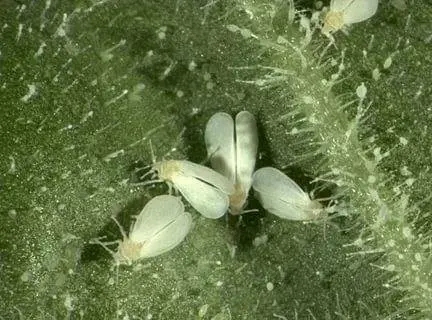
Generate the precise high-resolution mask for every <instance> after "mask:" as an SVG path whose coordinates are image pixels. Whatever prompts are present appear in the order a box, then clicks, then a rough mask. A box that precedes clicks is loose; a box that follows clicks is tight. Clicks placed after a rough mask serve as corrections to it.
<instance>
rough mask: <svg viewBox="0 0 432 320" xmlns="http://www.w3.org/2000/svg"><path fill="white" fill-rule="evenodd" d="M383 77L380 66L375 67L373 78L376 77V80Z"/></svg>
mask: <svg viewBox="0 0 432 320" xmlns="http://www.w3.org/2000/svg"><path fill="white" fill-rule="evenodd" d="M380 78H381V72H380V71H379V69H378V68H375V69H373V71H372V79H374V80H375V81H378V80H379V79H380Z"/></svg>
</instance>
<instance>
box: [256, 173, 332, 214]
mask: <svg viewBox="0 0 432 320" xmlns="http://www.w3.org/2000/svg"><path fill="white" fill-rule="evenodd" d="M253 189H254V191H255V197H256V198H257V199H258V200H259V202H260V203H261V205H262V206H263V208H264V209H266V210H267V211H268V212H270V213H273V214H275V215H277V216H278V217H281V218H284V219H290V220H313V219H317V218H319V217H320V216H321V214H322V213H323V212H324V210H323V209H322V206H321V204H320V203H319V202H318V201H316V200H314V201H313V200H311V199H310V198H309V196H308V194H307V193H306V192H304V191H303V190H302V189H301V188H300V187H299V186H298V184H297V183H295V182H294V181H293V180H291V179H290V178H289V177H287V176H286V175H285V174H283V173H282V172H281V171H279V170H277V169H275V168H271V167H265V168H261V169H259V170H257V171H256V172H255V174H254V175H253Z"/></svg>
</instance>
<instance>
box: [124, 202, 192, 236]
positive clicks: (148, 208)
mask: <svg viewBox="0 0 432 320" xmlns="http://www.w3.org/2000/svg"><path fill="white" fill-rule="evenodd" d="M183 213H184V205H183V203H182V202H181V200H180V199H179V198H177V197H174V196H170V195H161V196H156V197H154V198H153V199H151V200H150V201H149V202H148V203H147V204H146V205H145V207H144V209H143V210H142V211H141V212H140V214H139V215H138V216H137V218H136V221H135V223H134V225H133V227H132V230H131V231H130V232H129V239H130V240H132V241H134V242H138V243H139V242H144V241H148V240H149V239H152V238H153V237H154V236H155V235H156V234H158V233H160V232H161V231H162V230H164V229H165V228H167V226H169V225H170V224H171V223H173V222H174V221H176V219H177V218H178V217H179V216H181V215H182V214H183Z"/></svg>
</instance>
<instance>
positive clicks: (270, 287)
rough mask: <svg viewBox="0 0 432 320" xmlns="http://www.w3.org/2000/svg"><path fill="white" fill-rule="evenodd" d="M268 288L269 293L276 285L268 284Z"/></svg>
mask: <svg viewBox="0 0 432 320" xmlns="http://www.w3.org/2000/svg"><path fill="white" fill-rule="evenodd" d="M266 288H267V290H268V291H272V290H273V289H274V284H273V283H271V282H267V284H266Z"/></svg>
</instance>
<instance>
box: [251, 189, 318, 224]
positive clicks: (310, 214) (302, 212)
mask: <svg viewBox="0 0 432 320" xmlns="http://www.w3.org/2000/svg"><path fill="white" fill-rule="evenodd" d="M255 196H256V198H257V199H258V201H259V202H260V203H261V205H262V206H263V208H264V209H265V210H267V211H268V212H270V213H273V214H274V215H277V216H278V217H280V218H283V219H289V220H310V219H314V211H313V210H312V209H309V207H308V206H305V205H304V204H303V203H302V202H300V203H296V202H295V201H290V200H288V201H286V200H282V199H280V198H277V197H273V196H272V195H271V194H262V193H259V192H257V193H256V195H255ZM293 200H294V199H293Z"/></svg>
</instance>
